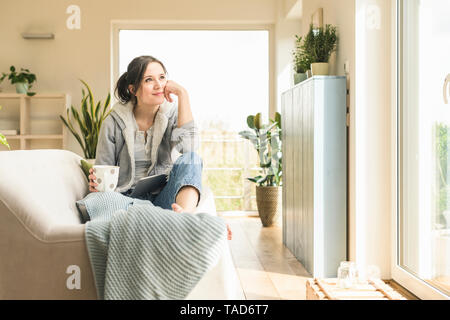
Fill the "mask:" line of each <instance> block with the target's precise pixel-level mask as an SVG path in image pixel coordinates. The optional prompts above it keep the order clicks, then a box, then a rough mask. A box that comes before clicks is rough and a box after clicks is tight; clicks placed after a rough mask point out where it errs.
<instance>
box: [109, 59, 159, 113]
mask: <svg viewBox="0 0 450 320" xmlns="http://www.w3.org/2000/svg"><path fill="white" fill-rule="evenodd" d="M150 62H158V63H159V64H160V65H161V67H162V68H163V69H164V73H166V74H167V70H166V67H165V66H164V64H163V63H162V62H161V61H159V60H158V59H156V58H155V57H152V56H140V57H136V58H134V59H133V60H132V61H131V62H130V63H129V64H128V68H127V71H126V72H124V73H123V74H122V75H121V76H120V78H119V80H117V83H116V88H115V90H114V92H115V95H116V97H117V99H119V100H120V102H122V103H124V104H125V103H127V102H129V101H130V100H131V101H132V102H133V104H134V105H136V104H137V98H136V96H135V95H134V94H133V93H132V92H130V90H129V89H128V86H129V85H130V84H131V85H132V86H133V88H134V93H136V92H137V91H138V90H139V87H140V86H141V81H142V78H143V77H144V73H145V70H147V66H148V64H149V63H150Z"/></svg>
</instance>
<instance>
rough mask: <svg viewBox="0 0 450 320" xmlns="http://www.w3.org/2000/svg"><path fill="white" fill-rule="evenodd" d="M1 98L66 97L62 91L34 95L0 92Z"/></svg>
mask: <svg viewBox="0 0 450 320" xmlns="http://www.w3.org/2000/svg"><path fill="white" fill-rule="evenodd" d="M0 98H1V99H17V98H26V99H64V98H66V95H65V94H62V93H37V94H35V95H34V96H31V97H30V96H27V95H26V94H25V93H13V92H10V93H7V92H3V93H0Z"/></svg>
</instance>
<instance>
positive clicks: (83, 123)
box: [60, 79, 111, 163]
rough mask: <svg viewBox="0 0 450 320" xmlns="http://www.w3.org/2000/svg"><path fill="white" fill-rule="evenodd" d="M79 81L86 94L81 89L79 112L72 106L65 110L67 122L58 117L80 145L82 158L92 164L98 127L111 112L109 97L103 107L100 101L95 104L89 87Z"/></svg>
mask: <svg viewBox="0 0 450 320" xmlns="http://www.w3.org/2000/svg"><path fill="white" fill-rule="evenodd" d="M80 81H81V82H82V83H83V85H84V86H85V87H86V89H87V93H88V94H86V93H85V91H84V89H83V88H82V89H81V92H82V94H83V97H82V98H81V110H80V111H81V112H80V113H78V111H77V110H76V109H75V108H74V107H73V106H71V108H70V110H69V109H67V110H66V111H67V120H66V119H64V117H62V116H60V118H61V120H62V121H63V123H64V124H65V126H66V127H67V128H68V129H69V130H70V132H71V133H72V134H73V136H74V137H75V139H76V140H77V141H78V143H79V144H80V146H81V149H83V153H84V157H85V158H86V159H87V160H88V161H89V162H91V163H93V162H94V160H95V152H96V149H97V142H98V134H99V132H100V127H101V125H102V122H103V120H105V118H106V117H107V116H108V115H109V113H110V112H111V110H108V107H109V102H110V98H111V95H110V94H109V93H108V96H107V98H106V101H105V103H104V104H103V107H102V106H101V101H98V102H97V104H95V102H94V96H93V94H92V91H91V89H90V87H89V85H88V84H87V83H86V82H85V81H83V80H81V79H80ZM70 112H71V114H72V117H73V119H75V123H76V124H78V127H79V130H80V132H81V136H80V135H79V134H78V133H77V130H76V129H75V127H74V125H73V124H72V120H71V119H70ZM80 114H81V115H80Z"/></svg>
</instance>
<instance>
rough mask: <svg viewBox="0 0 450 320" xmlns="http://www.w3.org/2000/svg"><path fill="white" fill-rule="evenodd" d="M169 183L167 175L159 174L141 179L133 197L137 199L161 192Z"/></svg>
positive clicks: (132, 194)
mask: <svg viewBox="0 0 450 320" xmlns="http://www.w3.org/2000/svg"><path fill="white" fill-rule="evenodd" d="M166 183H167V174H164V173H163V174H157V175H154V176H148V177H144V178H142V179H140V180H139V181H138V183H137V184H136V187H135V188H134V190H133V192H132V193H131V194H130V196H131V197H133V198H137V197H141V196H144V195H146V194H147V193H157V192H159V191H160V190H161V189H162V188H163V187H164V186H165V185H166Z"/></svg>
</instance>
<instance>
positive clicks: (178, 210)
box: [172, 203, 233, 240]
mask: <svg viewBox="0 0 450 320" xmlns="http://www.w3.org/2000/svg"><path fill="white" fill-rule="evenodd" d="M172 210H173V211H175V212H176V213H182V212H184V210H183V207H182V206H180V205H179V204H177V203H172ZM232 236H233V233H232V232H231V229H230V226H229V225H228V224H227V239H228V240H231V238H232Z"/></svg>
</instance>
